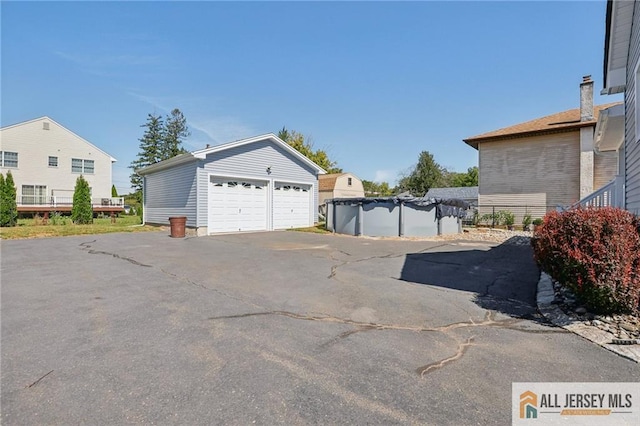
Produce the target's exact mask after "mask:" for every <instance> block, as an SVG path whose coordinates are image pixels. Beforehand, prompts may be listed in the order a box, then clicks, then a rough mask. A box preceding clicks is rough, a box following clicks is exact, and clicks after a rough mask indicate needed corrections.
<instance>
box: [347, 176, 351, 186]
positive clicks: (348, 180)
mask: <svg viewBox="0 0 640 426" xmlns="http://www.w3.org/2000/svg"><path fill="white" fill-rule="evenodd" d="M347 185H349V186H351V178H347Z"/></svg>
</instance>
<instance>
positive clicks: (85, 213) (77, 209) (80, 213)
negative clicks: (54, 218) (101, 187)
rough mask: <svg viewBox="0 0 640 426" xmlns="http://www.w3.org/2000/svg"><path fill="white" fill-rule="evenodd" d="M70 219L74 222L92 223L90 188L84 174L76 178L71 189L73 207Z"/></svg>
mask: <svg viewBox="0 0 640 426" xmlns="http://www.w3.org/2000/svg"><path fill="white" fill-rule="evenodd" d="M71 220H73V222H74V223H76V224H87V223H93V206H92V205H91V188H89V182H87V181H86V179H85V178H84V176H82V175H80V176H79V177H78V179H76V187H75V189H74V191H73V207H71Z"/></svg>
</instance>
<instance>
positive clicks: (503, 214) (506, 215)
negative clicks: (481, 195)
mask: <svg viewBox="0 0 640 426" xmlns="http://www.w3.org/2000/svg"><path fill="white" fill-rule="evenodd" d="M498 214H499V216H500V219H501V221H502V223H504V224H505V225H507V226H513V224H514V223H515V222H516V216H515V215H514V214H513V212H511V211H509V210H500V211H499V212H498Z"/></svg>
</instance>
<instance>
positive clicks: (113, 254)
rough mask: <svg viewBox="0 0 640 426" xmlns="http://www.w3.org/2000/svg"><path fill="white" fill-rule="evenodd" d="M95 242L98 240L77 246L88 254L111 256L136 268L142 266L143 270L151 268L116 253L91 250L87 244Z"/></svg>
mask: <svg viewBox="0 0 640 426" xmlns="http://www.w3.org/2000/svg"><path fill="white" fill-rule="evenodd" d="M96 241H98V240H93V241H87V242H84V243H80V244H79V245H80V247H82V250H86V251H87V252H88V253H89V254H104V255H106V256H111V257H114V258H116V259H121V260H126V261H127V262H129V263H131V264H133V265H136V266H143V267H145V268H151V267H152V266H151V265H146V264H144V263H141V262H138V261H137V260H135V259H132V258H130V257H123V256H120V255H119V254H117V253H110V252H108V251H101V250H93V249H92V248H91V246H90V245H89V244H92V243H95V242H96Z"/></svg>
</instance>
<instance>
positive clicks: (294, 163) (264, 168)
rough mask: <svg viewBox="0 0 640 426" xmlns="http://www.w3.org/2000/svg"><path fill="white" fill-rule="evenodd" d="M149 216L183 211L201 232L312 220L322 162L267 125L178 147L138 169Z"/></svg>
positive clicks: (162, 220)
mask: <svg viewBox="0 0 640 426" xmlns="http://www.w3.org/2000/svg"><path fill="white" fill-rule="evenodd" d="M137 172H138V174H140V175H141V176H142V177H143V193H144V197H143V198H144V201H143V203H144V204H143V206H144V210H143V212H144V222H145V223H149V224H159V225H166V224H168V223H169V217H174V216H184V217H186V218H187V222H186V226H187V228H188V229H191V230H192V232H194V233H195V234H196V235H208V234H214V233H224V232H239V231H272V230H277V229H287V228H297V227H307V226H313V224H314V222H316V220H317V216H318V213H317V206H318V176H319V175H321V174H324V173H326V172H325V171H324V170H323V169H322V168H321V167H320V166H318V165H317V164H315V163H314V162H312V161H311V160H309V159H308V158H307V157H305V156H304V155H302V154H300V153H299V152H298V151H296V150H295V149H293V148H292V147H290V146H289V145H288V144H287V143H286V142H284V141H282V140H281V139H280V138H278V137H277V136H276V135H274V134H272V133H269V134H266V135H261V136H255V137H252V138H248V139H242V140H238V141H235V142H230V143H226V144H223V145H217V146H213V147H207V148H205V149H202V150H199V151H194V152H190V153H186V154H181V155H177V156H175V157H173V158H170V159H168V160H164V161H161V162H159V163H156V164H153V165H151V166H148V167H145V168H143V169H140V170H138V171H137Z"/></svg>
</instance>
